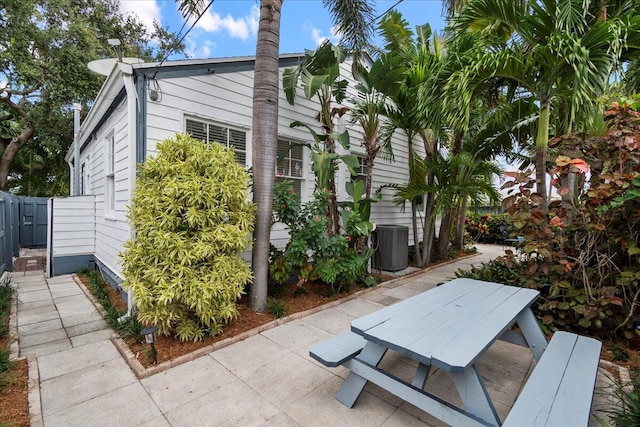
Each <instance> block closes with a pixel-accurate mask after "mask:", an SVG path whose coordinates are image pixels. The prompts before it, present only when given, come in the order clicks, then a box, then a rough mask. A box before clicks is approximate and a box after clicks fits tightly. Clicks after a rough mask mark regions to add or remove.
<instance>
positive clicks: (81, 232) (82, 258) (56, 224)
mask: <svg viewBox="0 0 640 427" xmlns="http://www.w3.org/2000/svg"><path fill="white" fill-rule="evenodd" d="M95 204H96V202H95V197H94V196H74V197H56V198H53V199H51V200H50V207H51V208H52V213H53V214H52V215H51V217H50V218H51V223H50V224H49V232H50V233H51V236H50V239H49V241H50V243H51V244H50V245H49V254H48V255H49V257H50V259H51V260H52V267H53V271H50V272H49V273H50V274H51V275H53V276H57V275H60V274H68V273H73V272H76V271H78V270H80V269H81V268H85V267H87V266H88V265H89V263H90V262H92V261H93V254H94V252H95V248H96V240H95V221H94V215H95Z"/></svg>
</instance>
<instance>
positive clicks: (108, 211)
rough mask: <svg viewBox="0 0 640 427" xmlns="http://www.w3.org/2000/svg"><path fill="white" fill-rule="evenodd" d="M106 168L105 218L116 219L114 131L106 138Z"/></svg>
mask: <svg viewBox="0 0 640 427" xmlns="http://www.w3.org/2000/svg"><path fill="white" fill-rule="evenodd" d="M105 141H106V143H105V161H104V163H105V166H104V172H105V175H104V217H105V218H107V219H115V216H116V172H115V169H116V160H115V158H116V138H115V133H114V131H111V132H109V133H108V134H107V135H106V137H105Z"/></svg>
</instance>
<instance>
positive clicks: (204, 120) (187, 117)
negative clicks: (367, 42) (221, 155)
mask: <svg viewBox="0 0 640 427" xmlns="http://www.w3.org/2000/svg"><path fill="white" fill-rule="evenodd" d="M188 121H192V122H194V123H198V124H203V125H205V126H206V138H207V140H206V141H204V142H205V143H207V144H211V142H216V143H219V142H218V141H213V140H212V138H211V129H210V127H211V126H215V127H218V128H222V129H225V130H226V134H227V135H226V139H227V140H226V141H225V144H224V145H225V147H226V148H227V149H229V148H233V151H234V153H235V154H236V160H237V161H238V163H239V164H241V165H243V166H245V167H246V166H247V161H248V160H249V143H248V140H249V132H248V130H247V129H246V128H243V127H241V126H234V125H230V124H228V123H223V122H216V121H214V120H211V119H207V118H203V117H198V116H192V115H186V114H185V115H184V116H183V124H184V133H185V134H189V132H188V131H187V122H188ZM231 131H236V132H241V133H242V134H243V135H244V150H238V148H237V147H236V146H235V145H233V144H232V143H231ZM191 136H193V135H192V134H191ZM193 137H194V138H196V139H200V138H198V137H197V136H193ZM200 140H201V141H202V139H200ZM239 153H241V154H242V155H243V157H244V160H243V161H241V160H240V159H238V154H239Z"/></svg>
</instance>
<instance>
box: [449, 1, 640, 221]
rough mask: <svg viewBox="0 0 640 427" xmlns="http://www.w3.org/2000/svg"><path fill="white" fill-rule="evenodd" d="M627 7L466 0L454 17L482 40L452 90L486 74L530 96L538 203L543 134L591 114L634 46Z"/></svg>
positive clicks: (542, 186) (634, 27)
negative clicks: (534, 112)
mask: <svg viewBox="0 0 640 427" xmlns="http://www.w3.org/2000/svg"><path fill="white" fill-rule="evenodd" d="M634 14H635V11H634V1H623V2H613V1H611V2H609V1H604V2H603V1H595V0H593V1H592V0H587V1H583V2H556V1H552V0H543V1H522V2H513V1H510V0H471V1H469V2H468V3H467V5H466V7H464V8H462V10H461V11H460V13H459V14H458V15H457V16H456V17H455V18H454V20H453V30H454V31H455V32H456V33H457V34H466V33H468V32H480V33H482V34H483V36H485V43H487V44H486V48H485V49H484V50H482V51H476V58H475V60H473V61H472V62H470V63H469V64H468V65H467V66H466V67H465V68H464V69H462V70H460V71H459V72H456V73H455V75H454V78H453V79H452V80H451V84H453V85H455V86H458V89H457V92H458V93H464V92H465V91H466V92H467V93H471V92H473V91H474V90H473V88H474V87H475V86H476V85H478V84H486V82H487V81H492V82H494V83H496V84H508V85H514V84H515V85H516V86H517V87H520V88H521V89H522V90H524V91H525V92H526V93H528V94H530V95H531V96H533V97H534V98H535V99H536V101H537V104H538V106H539V115H538V126H537V135H536V140H535V146H536V160H535V164H536V189H537V193H538V194H539V195H540V197H539V198H538V199H539V203H540V206H541V207H542V209H543V210H544V211H546V210H547V204H548V201H547V192H546V185H547V184H546V183H547V180H546V173H547V166H546V165H547V160H546V157H547V149H548V142H549V135H550V133H555V134H562V133H564V132H567V131H570V130H572V129H573V128H574V126H575V125H576V124H579V125H580V126H582V127H583V128H584V127H585V125H586V124H588V123H590V121H591V120H592V118H593V117H594V116H596V115H597V108H598V105H597V100H598V97H599V96H600V95H601V94H603V92H604V90H605V88H606V86H607V83H608V81H609V79H610V77H611V75H612V73H613V72H615V71H616V70H618V67H619V63H620V60H621V59H622V58H623V55H625V51H627V50H629V49H637V46H638V43H637V38H638V29H639V25H640V20H638V19H637V18H636V17H634ZM466 101H467V103H469V102H470V101H471V98H470V97H467V98H466ZM554 107H556V108H555V109H554ZM560 107H562V108H560ZM462 111H466V114H467V116H468V115H469V114H470V109H469V108H466V109H463V110H462ZM561 112H562V115H560V113H561ZM552 114H555V115H556V117H555V120H554V121H553V122H554V123H556V124H557V125H556V128H555V129H550V126H549V125H550V123H551V122H552V121H551V120H550V118H551V115H552Z"/></svg>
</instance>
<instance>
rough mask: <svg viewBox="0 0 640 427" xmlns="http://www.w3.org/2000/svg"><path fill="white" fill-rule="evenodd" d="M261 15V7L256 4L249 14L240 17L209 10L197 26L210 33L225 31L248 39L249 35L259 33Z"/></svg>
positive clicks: (236, 36) (239, 37)
mask: <svg viewBox="0 0 640 427" xmlns="http://www.w3.org/2000/svg"><path fill="white" fill-rule="evenodd" d="M259 17H260V9H259V8H258V7H257V6H256V5H253V6H252V7H251V11H250V13H249V15H247V16H243V17H240V18H234V17H233V16H231V15H227V16H225V17H222V16H220V15H219V14H218V13H216V12H213V11H211V10H208V11H207V12H206V13H205V14H204V15H203V16H202V17H201V18H200V20H199V21H198V24H197V25H196V26H197V27H198V28H201V29H203V30H204V31H206V32H209V33H216V32H220V31H224V32H226V33H227V34H228V35H229V36H230V37H232V38H237V39H241V40H247V39H248V38H249V36H255V35H256V34H257V32H258V20H259Z"/></svg>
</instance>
